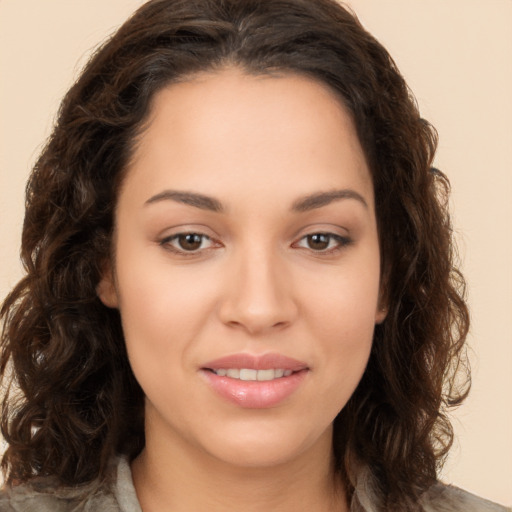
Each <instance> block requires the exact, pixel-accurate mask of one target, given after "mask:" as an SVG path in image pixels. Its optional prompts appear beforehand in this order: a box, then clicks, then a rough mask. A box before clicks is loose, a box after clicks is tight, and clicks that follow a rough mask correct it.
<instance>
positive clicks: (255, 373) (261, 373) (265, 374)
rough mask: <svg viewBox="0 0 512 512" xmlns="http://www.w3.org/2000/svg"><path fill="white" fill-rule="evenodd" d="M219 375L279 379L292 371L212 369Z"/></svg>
mask: <svg viewBox="0 0 512 512" xmlns="http://www.w3.org/2000/svg"><path fill="white" fill-rule="evenodd" d="M213 372H214V373H215V374H216V375H218V376H219V377H229V378H231V379H240V380H252V381H256V380H257V381H264V380H274V379H280V378H281V377H289V376H290V375H291V374H292V373H293V372H292V370H282V369H279V368H278V369H272V368H270V369H268V370H253V369H251V368H240V369H238V368H219V369H218V370H213Z"/></svg>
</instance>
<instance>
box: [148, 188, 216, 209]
mask: <svg viewBox="0 0 512 512" xmlns="http://www.w3.org/2000/svg"><path fill="white" fill-rule="evenodd" d="M160 201H176V202H177V203H182V204H187V205H189V206H194V207H196V208H200V209H201V210H210V211H212V212H222V211H224V207H223V206H222V203H221V202H220V201H219V200H217V199H214V198H213V197H209V196H205V195H203V194H197V193H195V192H180V191H177V190H164V191H163V192H160V193H159V194H156V195H154V196H152V197H150V198H149V199H148V200H147V201H146V202H145V203H144V204H146V205H148V204H153V203H158V202H160Z"/></svg>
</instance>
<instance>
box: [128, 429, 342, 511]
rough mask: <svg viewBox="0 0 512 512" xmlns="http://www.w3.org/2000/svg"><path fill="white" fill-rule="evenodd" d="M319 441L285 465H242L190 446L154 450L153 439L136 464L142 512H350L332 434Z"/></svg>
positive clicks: (173, 444)
mask: <svg viewBox="0 0 512 512" xmlns="http://www.w3.org/2000/svg"><path fill="white" fill-rule="evenodd" d="M160 439H161V438H160ZM319 443H320V444H319V445H315V446H314V447H311V448H310V449H308V450H306V451H305V452H304V453H302V454H301V455H299V456H298V457H296V458H295V459H294V460H292V461H287V462H286V463H284V464H275V465H269V466H266V467H244V466H234V465H232V464H228V463H226V462H224V461H221V460H218V459H216V458H214V457H212V456H210V455H208V454H205V453H201V452H200V451H198V450H197V449H196V448H195V447H191V446H186V445H181V446H180V445H176V444H175V443H169V444H167V445H166V446H162V443H161V442H159V443H158V446H155V445H154V444H153V442H152V438H151V437H149V438H147V439H146V448H145V449H144V451H143V452H142V453H141V454H140V455H139V457H137V459H135V461H134V462H133V464H132V472H133V479H134V484H135V488H136V491H137V495H138V498H139V501H140V503H141V507H142V509H143V511H144V512H161V511H164V510H172V511H173V512H189V511H190V510H208V511H209V512H228V511H229V512H231V511H232V510H244V511H246V512H263V511H265V512H267V511H268V510H274V511H276V512H277V511H278V512H292V511H294V512H295V511H297V510H308V511H309V512H317V511H318V512H320V511H322V512H334V511H336V512H346V511H348V506H347V503H346V496H345V493H344V491H343V488H342V485H341V479H340V478H339V477H337V475H336V474H335V472H334V465H333V460H332V446H331V432H330V431H329V432H326V435H325V436H323V438H322V439H320V440H319Z"/></svg>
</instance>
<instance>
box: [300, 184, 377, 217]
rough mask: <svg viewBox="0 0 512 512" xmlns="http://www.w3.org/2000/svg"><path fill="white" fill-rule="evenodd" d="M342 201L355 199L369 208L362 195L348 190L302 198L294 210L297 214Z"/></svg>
mask: <svg viewBox="0 0 512 512" xmlns="http://www.w3.org/2000/svg"><path fill="white" fill-rule="evenodd" d="M341 199H355V200H356V201H359V202H360V203H361V204H362V205H363V206H364V207H365V208H368V203H367V202H366V200H365V199H364V197H363V196H362V195H361V194H359V193H358V192H356V191H355V190H352V189H348V188H347V189H342V190H331V191H329V192H318V193H316V194H311V195H308V196H305V197H301V198H299V199H297V200H296V201H294V203H293V205H292V210H293V211H296V212H306V211H309V210H315V209H316V208H321V207H322V206H327V205H328V204H331V203H332V202H334V201H339V200H341Z"/></svg>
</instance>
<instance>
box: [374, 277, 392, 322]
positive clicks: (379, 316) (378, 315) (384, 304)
mask: <svg viewBox="0 0 512 512" xmlns="http://www.w3.org/2000/svg"><path fill="white" fill-rule="evenodd" d="M388 275H389V273H388V272H387V271H385V272H383V273H382V277H381V281H380V290H379V301H378V303H377V311H376V312H375V323H376V324H381V323H382V322H384V320H385V319H386V317H387V316H388V311H389V298H388V287H387V282H388Z"/></svg>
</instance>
